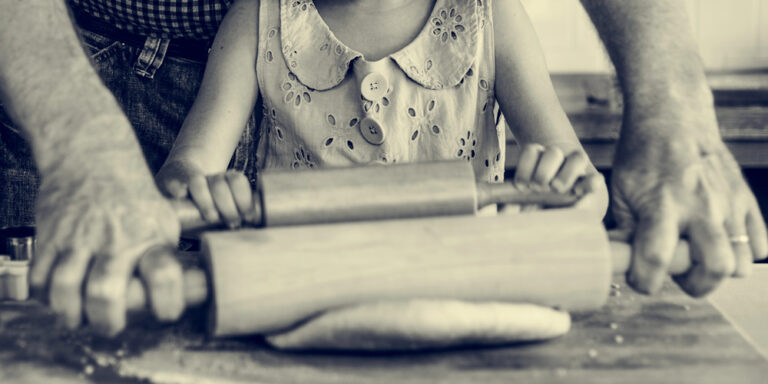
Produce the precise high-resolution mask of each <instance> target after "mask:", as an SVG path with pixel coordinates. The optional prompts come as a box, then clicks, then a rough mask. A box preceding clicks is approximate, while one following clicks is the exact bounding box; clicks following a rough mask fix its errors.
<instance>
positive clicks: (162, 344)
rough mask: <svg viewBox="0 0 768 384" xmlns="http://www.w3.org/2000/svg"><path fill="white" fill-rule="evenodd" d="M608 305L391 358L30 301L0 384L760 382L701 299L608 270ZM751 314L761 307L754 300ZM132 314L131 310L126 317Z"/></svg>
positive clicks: (2, 357)
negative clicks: (110, 330)
mask: <svg viewBox="0 0 768 384" xmlns="http://www.w3.org/2000/svg"><path fill="white" fill-rule="evenodd" d="M612 292H613V293H612V296H611V297H610V298H609V302H608V305H606V306H605V307H604V308H603V309H602V310H600V311H598V312H593V313H580V314H573V329H572V330H571V332H570V333H568V334H567V335H565V336H564V337H562V338H560V339H556V340H553V341H549V342H544V343H534V344H525V345H511V346H505V347H499V348H486V349H463V350H449V351H433V352H425V353H411V354H395V355H354V354H346V355H344V354H342V355H339V354H335V355H330V354H318V353H314V354H295V353H283V352H278V351H275V350H272V349H270V348H269V347H267V346H266V345H265V344H264V343H263V342H262V340H261V339H260V338H249V339H225V340H207V339H206V337H205V336H204V331H203V323H204V322H205V313H204V311H198V312H193V313H191V314H188V316H187V317H186V319H185V320H184V321H183V322H182V323H180V324H177V325H174V326H161V325H157V324H151V323H150V322H147V321H145V322H143V324H144V325H141V326H137V325H134V326H133V327H131V328H130V329H129V330H128V331H126V332H125V333H124V334H123V335H122V336H121V337H119V338H117V339H113V340H106V339H101V338H98V337H95V336H93V335H92V334H89V333H87V332H86V331H83V330H81V331H77V332H70V331H66V330H64V329H63V328H62V327H61V326H59V325H56V324H55V319H54V317H53V316H52V315H51V314H50V313H49V312H47V311H46V310H45V309H43V308H42V307H40V306H38V305H34V304H33V303H29V302H27V303H3V304H0V381H1V382H3V383H83V382H109V383H115V382H116V383H206V382H208V383H240V382H258V383H308V382H311V383H393V382H406V383H432V382H444V383H467V382H489V383H509V382H520V383H618V382H621V383H634V382H637V383H641V382H642V383H696V384H704V383H724V382H728V383H764V382H765V380H766V377H768V376H767V375H768V362H766V360H765V359H764V357H763V356H761V355H760V354H759V353H758V352H757V351H756V349H755V348H754V347H753V346H752V345H750V343H749V342H747V341H746V340H745V338H743V337H742V336H741V335H740V334H739V332H738V331H737V329H736V328H735V327H734V326H733V325H731V323H729V322H728V321H727V320H726V319H725V317H724V316H723V315H722V314H721V313H720V312H719V311H718V310H716V309H715V307H713V306H712V305H711V304H710V302H709V301H707V300H703V299H698V300H697V299H692V298H690V297H687V296H686V295H684V294H683V293H682V292H681V291H680V290H679V289H678V288H677V287H676V286H675V285H674V284H672V283H671V282H668V283H667V284H666V286H665V288H664V291H663V292H662V293H661V294H660V295H658V296H655V297H647V296H641V295H638V294H636V293H633V292H632V291H631V290H629V289H628V288H627V287H626V286H625V284H624V282H623V280H622V278H621V277H620V276H617V277H616V282H615V285H614V288H613V289H612ZM762 313H766V310H765V309H763V310H762ZM134 320H135V319H134Z"/></svg>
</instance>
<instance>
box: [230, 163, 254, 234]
mask: <svg viewBox="0 0 768 384" xmlns="http://www.w3.org/2000/svg"><path fill="white" fill-rule="evenodd" d="M226 178H227V183H229V188H230V190H231V191H232V197H233V199H234V201H235V205H236V206H237V210H238V211H239V212H240V217H242V218H243V219H244V220H245V221H246V222H249V223H250V222H254V221H256V217H255V212H254V211H253V204H254V203H253V191H252V190H251V184H250V183H249V182H248V178H247V177H245V174H243V173H241V172H235V171H229V172H227V173H226Z"/></svg>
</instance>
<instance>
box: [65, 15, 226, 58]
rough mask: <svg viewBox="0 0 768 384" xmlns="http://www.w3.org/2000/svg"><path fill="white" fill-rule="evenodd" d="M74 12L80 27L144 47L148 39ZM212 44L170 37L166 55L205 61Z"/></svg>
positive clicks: (207, 41) (208, 41) (134, 45)
mask: <svg viewBox="0 0 768 384" xmlns="http://www.w3.org/2000/svg"><path fill="white" fill-rule="evenodd" d="M72 14H73V15H74V19H75V22H76V23H77V25H78V26H79V27H80V28H83V29H86V30H88V31H91V32H94V33H97V34H99V35H103V36H106V37H108V38H110V39H113V40H117V41H120V42H123V43H125V44H128V45H130V46H132V47H136V48H142V47H143V46H144V43H145V41H146V40H147V36H142V35H139V34H135V33H131V32H128V31H124V30H122V29H119V28H117V27H115V26H113V25H111V24H109V23H107V22H105V21H101V20H99V19H97V18H95V17H93V16H90V15H88V14H86V13H85V12H82V11H79V10H77V9H73V10H72ZM210 46H211V41H210V40H193V39H182V38H179V39H169V43H168V50H167V52H166V55H168V56H174V57H180V58H184V59H188V60H194V61H202V62H205V61H206V60H207V59H208V51H209V48H210Z"/></svg>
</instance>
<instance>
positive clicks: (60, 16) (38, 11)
mask: <svg viewBox="0 0 768 384" xmlns="http://www.w3.org/2000/svg"><path fill="white" fill-rule="evenodd" d="M0 8H2V10H1V11H0V52H2V54H0V89H1V90H2V96H3V97H2V99H3V103H4V104H5V107H6V109H8V111H9V113H10V114H11V116H12V118H13V119H14V120H15V122H16V123H17V124H18V125H20V126H21V127H22V128H23V130H24V132H25V133H26V135H27V137H28V139H29V140H30V141H31V143H32V147H33V151H34V156H35V160H36V163H37V166H38V168H39V169H40V171H41V173H42V174H43V175H44V176H45V175H46V174H47V173H49V171H50V170H52V168H60V167H67V168H72V169H78V168H80V167H81V166H82V165H83V163H90V164H94V163H102V164H104V165H106V164H114V163H115V162H116V161H120V162H123V164H124V166H125V167H126V168H128V167H130V166H131V165H129V164H130V163H136V164H135V165H139V166H143V164H142V163H143V161H144V160H143V158H142V156H141V152H140V150H139V147H138V144H137V141H136V138H135V136H134V134H133V132H132V129H131V126H130V124H129V123H128V121H127V119H126V118H125V116H124V114H123V113H122V111H121V109H120V107H119V106H118V104H117V102H116V101H115V99H114V98H113V97H112V95H111V93H110V92H109V91H108V90H107V89H106V88H105V87H104V85H103V84H102V83H101V81H100V79H99V77H98V76H97V74H96V72H95V71H94V69H93V68H92V67H91V64H90V61H89V60H88V58H87V57H86V55H85V53H84V51H83V49H82V47H81V46H80V42H79V39H78V37H77V35H76V33H75V31H74V28H73V26H72V23H71V21H70V19H69V15H68V11H67V8H66V5H65V4H64V1H61V0H50V1H22V0H10V1H6V2H3V4H2V6H1V7H0ZM115 149H119V150H117V151H115ZM102 155H103V156H102ZM115 157H117V158H115ZM104 161H108V162H107V163H106V164H105V163H103V162H104ZM126 161H129V162H130V163H129V164H125V163H124V162H126Z"/></svg>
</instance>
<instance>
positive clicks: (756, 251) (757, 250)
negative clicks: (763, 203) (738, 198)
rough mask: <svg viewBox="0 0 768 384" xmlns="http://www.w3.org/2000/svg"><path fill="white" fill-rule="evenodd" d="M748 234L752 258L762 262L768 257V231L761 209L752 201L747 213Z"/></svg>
mask: <svg viewBox="0 0 768 384" xmlns="http://www.w3.org/2000/svg"><path fill="white" fill-rule="evenodd" d="M746 226H747V228H746V232H742V233H746V234H747V236H749V241H750V246H751V247H752V257H753V258H754V259H755V260H762V259H765V258H766V256H768V231H766V228H765V220H763V215H762V214H761V213H760V207H759V206H758V205H757V202H756V201H755V200H754V198H753V199H752V203H751V204H750V207H749V212H747V222H746Z"/></svg>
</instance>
